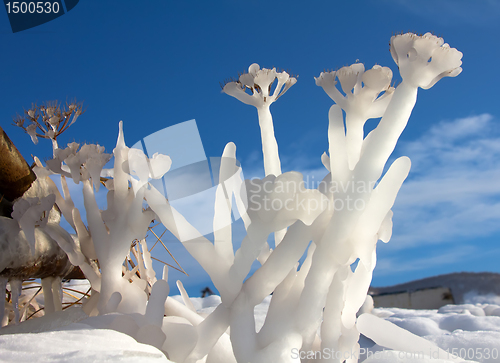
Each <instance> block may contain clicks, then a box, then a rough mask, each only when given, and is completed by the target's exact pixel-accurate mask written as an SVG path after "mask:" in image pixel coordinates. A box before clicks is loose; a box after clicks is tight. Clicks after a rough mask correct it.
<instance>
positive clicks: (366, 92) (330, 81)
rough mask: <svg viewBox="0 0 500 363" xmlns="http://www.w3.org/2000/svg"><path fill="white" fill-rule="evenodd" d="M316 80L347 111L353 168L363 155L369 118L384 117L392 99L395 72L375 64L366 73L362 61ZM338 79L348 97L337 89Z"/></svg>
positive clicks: (347, 131)
mask: <svg viewBox="0 0 500 363" xmlns="http://www.w3.org/2000/svg"><path fill="white" fill-rule="evenodd" d="M315 79H316V84H317V85H318V86H320V87H322V88H323V89H324V90H325V92H326V93H327V94H328V96H330V98H331V99H332V100H334V101H335V103H336V104H337V105H338V106H339V107H340V108H342V109H343V110H344V111H345V112H346V120H345V124H346V129H347V130H346V131H345V133H346V147H347V157H348V163H349V164H348V165H349V168H350V169H351V170H352V169H354V167H355V166H356V163H357V162H358V160H359V157H360V154H361V149H362V144H363V138H364V131H363V127H364V124H365V122H366V121H367V120H368V119H370V118H376V117H381V116H382V115H383V114H384V112H385V111H386V109H387V106H388V105H389V103H390V101H391V99H392V96H393V94H394V88H393V87H391V86H390V84H391V80H392V71H391V70H390V69H389V68H387V67H381V66H379V65H375V66H373V68H372V69H369V70H367V71H366V72H365V67H364V65H363V64H362V63H355V64H353V65H351V66H348V67H342V68H341V69H339V70H338V71H334V72H322V73H321V74H320V76H319V77H318V78H315ZM337 79H338V80H339V82H340V85H341V87H342V90H343V91H344V93H345V96H344V95H343V94H342V93H341V92H340V90H339V89H338V88H337ZM382 92H383V94H382V95H380V94H381V93H382Z"/></svg>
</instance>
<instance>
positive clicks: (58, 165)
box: [47, 142, 112, 190]
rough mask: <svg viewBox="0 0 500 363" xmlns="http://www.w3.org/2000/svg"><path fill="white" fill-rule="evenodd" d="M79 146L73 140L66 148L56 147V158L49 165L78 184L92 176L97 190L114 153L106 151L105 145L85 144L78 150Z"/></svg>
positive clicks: (49, 161)
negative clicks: (103, 172)
mask: <svg viewBox="0 0 500 363" xmlns="http://www.w3.org/2000/svg"><path fill="white" fill-rule="evenodd" d="M79 146H80V144H78V143H76V142H72V143H70V144H68V147H66V148H64V149H55V150H54V159H52V160H48V161H47V167H48V168H49V169H50V170H51V171H52V172H54V173H61V174H62V175H65V176H68V177H71V178H72V179H73V181H74V182H75V183H76V184H78V183H79V182H80V181H85V180H87V179H88V178H89V177H90V178H91V179H92V183H93V185H94V187H95V188H96V190H99V186H100V175H101V170H102V168H103V167H104V165H106V163H107V162H108V161H109V160H110V159H111V156H112V155H111V154H106V153H104V146H99V145H95V144H85V145H83V146H82V147H81V148H80V150H78V147H79ZM63 162H64V163H66V165H67V167H66V166H64V165H63V164H62V163H63ZM68 168H69V173H68V172H67V169H68Z"/></svg>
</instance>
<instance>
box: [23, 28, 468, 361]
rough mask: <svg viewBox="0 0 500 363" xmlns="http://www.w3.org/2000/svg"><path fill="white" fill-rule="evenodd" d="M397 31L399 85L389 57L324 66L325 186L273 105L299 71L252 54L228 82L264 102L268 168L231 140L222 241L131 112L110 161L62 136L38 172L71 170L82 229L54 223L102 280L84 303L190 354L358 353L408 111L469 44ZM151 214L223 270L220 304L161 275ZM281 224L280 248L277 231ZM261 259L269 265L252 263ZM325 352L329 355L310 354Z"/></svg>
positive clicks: (248, 100)
mask: <svg viewBox="0 0 500 363" xmlns="http://www.w3.org/2000/svg"><path fill="white" fill-rule="evenodd" d="M390 45H391V54H392V56H393V58H394V61H395V62H396V64H397V65H398V67H399V70H400V73H401V76H402V82H401V83H400V84H399V85H398V86H397V87H396V88H394V87H392V86H391V82H392V71H391V70H390V69H389V68H387V67H381V66H374V67H372V68H371V69H368V70H366V69H365V67H364V65H363V64H360V63H356V64H353V65H351V66H348V67H343V68H341V69H339V70H337V71H334V72H323V73H321V74H320V75H319V77H318V78H316V84H317V85H318V86H320V87H322V88H323V89H324V91H325V92H326V93H327V95H328V96H329V97H330V98H331V99H332V100H333V101H334V102H335V104H334V105H333V106H332V107H331V108H330V111H329V115H328V116H329V127H328V141H329V149H328V152H325V153H324V154H323V156H322V157H321V160H322V162H323V164H324V166H325V168H326V173H327V175H326V176H325V178H324V180H323V181H322V183H321V184H320V186H319V187H318V188H317V189H314V190H312V189H307V188H306V187H305V185H304V182H303V177H302V175H301V174H300V173H298V172H294V171H291V172H286V173H283V174H282V172H281V164H280V158H279V153H278V144H277V142H276V139H275V136H274V129H273V120H272V116H271V112H270V105H271V104H272V103H273V102H275V101H276V100H277V99H278V98H279V97H281V96H282V95H283V94H284V93H285V92H286V91H287V90H288V89H289V88H290V87H291V86H292V85H294V84H295V83H296V79H295V78H294V77H290V75H289V74H288V73H286V72H278V71H276V69H274V68H273V69H266V68H260V66H259V65H257V64H252V65H251V66H250V67H249V69H248V72H247V73H244V74H242V75H240V77H239V78H238V80H236V81H233V82H229V83H227V84H226V85H225V86H224V87H223V91H224V92H225V93H227V94H229V95H231V96H233V97H235V98H236V99H238V100H240V101H241V102H243V103H245V104H249V105H252V106H254V107H256V108H257V114H258V118H259V125H260V128H261V135H262V150H263V156H264V158H263V159H264V169H265V174H266V175H265V178H263V179H261V180H257V179H254V180H246V181H242V180H241V178H234V177H232V176H234V175H236V176H239V175H240V173H241V168H240V167H239V163H237V160H236V146H235V145H234V144H233V143H228V144H227V145H226V147H225V149H224V152H223V155H222V160H223V161H222V162H221V167H220V172H219V185H218V189H217V194H216V200H215V206H214V208H215V217H214V241H213V242H212V241H210V240H208V239H207V238H206V237H205V236H204V235H202V234H201V233H199V232H198V231H197V230H196V228H194V227H193V225H191V224H190V223H189V222H188V221H187V220H186V219H185V218H183V216H182V215H180V213H179V212H178V211H176V210H175V208H173V207H172V206H171V205H170V204H169V201H168V200H167V199H166V198H165V197H164V196H163V195H162V194H161V193H160V192H159V191H158V190H156V189H155V188H154V187H153V186H152V185H151V184H150V183H149V182H148V180H149V179H151V178H160V177H161V176H162V175H164V174H165V173H167V172H168V170H169V168H170V165H171V161H170V158H169V157H168V156H164V155H154V156H152V157H151V158H149V159H148V157H147V156H146V155H144V153H143V152H142V151H139V150H135V149H129V148H128V147H127V146H125V143H124V138H123V129H122V124H121V123H120V131H119V137H118V142H117V145H116V148H115V149H114V152H113V153H114V168H113V169H111V170H102V168H103V165H104V164H105V163H106V161H107V160H108V159H109V156H107V155H106V154H104V153H103V150H102V149H101V148H100V147H98V146H95V145H91V146H83V147H82V148H80V149H79V150H78V145H75V144H71V145H69V146H68V148H66V149H60V148H58V146H57V143H54V159H53V160H51V161H49V162H47V165H46V166H45V167H44V166H42V164H41V163H38V167H37V168H36V170H35V172H36V173H37V175H38V177H39V178H43V177H45V176H46V175H48V174H50V173H57V174H60V175H61V176H62V180H63V193H62V194H61V193H60V192H59V191H58V190H57V188H56V187H55V185H52V186H51V188H52V192H53V194H54V195H55V200H56V204H57V205H58V206H59V208H60V209H61V211H62V214H63V215H64V217H65V218H66V219H67V220H68V221H69V223H70V224H71V225H72V226H73V228H74V229H75V233H76V235H77V237H78V238H75V239H74V240H71V241H68V240H67V239H65V238H61V237H60V236H58V235H57V234H56V233H52V232H51V231H50V230H48V231H47V233H49V235H51V237H52V238H53V239H54V240H56V241H57V242H58V243H59V245H60V247H61V248H62V249H63V250H64V251H66V253H67V254H68V256H69V259H70V261H71V262H72V263H73V264H74V265H78V266H80V268H81V269H82V271H83V272H84V273H85V275H86V276H87V278H88V279H89V280H90V282H91V284H92V289H93V290H92V295H91V297H90V299H88V301H86V303H85V305H84V307H83V309H84V311H85V312H86V313H87V314H89V315H91V316H92V315H104V314H108V313H118V314H116V315H114V316H113V318H112V319H111V323H110V324H109V327H110V328H115V329H117V330H119V331H123V332H126V333H127V334H129V335H131V336H133V337H134V338H136V339H137V340H138V341H141V342H146V343H149V344H152V345H154V346H156V347H158V348H159V349H161V350H163V351H164V352H165V353H166V354H167V355H168V357H169V359H170V360H172V361H175V362H179V363H180V362H192V363H194V362H202V361H206V362H223V363H225V362H241V363H247V362H254V363H262V362H275V363H277V362H299V361H300V359H299V358H298V357H294V356H293V354H291V352H293V351H296V352H299V351H320V350H323V349H325V348H327V349H329V350H330V351H333V352H350V355H349V357H350V358H349V359H348V361H349V362H356V361H357V358H356V356H357V354H358V353H359V344H358V339H359V330H358V328H359V329H364V330H365V331H366V332H367V334H372V335H373V333H372V330H373V329H370V326H371V325H372V323H373V324H377V320H376V319H375V320H374V319H370V318H366V317H365V318H361V317H363V315H362V316H361V317H360V318H359V319H360V321H361V323H362V324H360V325H357V319H358V318H357V316H356V314H357V313H358V310H359V309H360V308H361V307H362V305H363V303H364V302H365V298H366V294H367V290H368V287H369V285H370V282H371V278H372V272H373V269H374V268H375V264H376V244H377V241H378V240H382V241H383V242H388V241H389V239H390V238H391V232H392V211H391V208H392V206H393V203H394V200H395V198H396V195H397V193H398V191H399V188H400V187H401V185H402V183H403V181H404V180H405V178H406V177H407V175H408V172H409V170H410V160H409V159H408V158H407V157H404V156H403V157H400V158H398V159H396V160H395V161H394V162H393V163H392V165H391V166H390V167H389V169H388V170H387V172H386V173H385V174H383V171H384V166H385V164H386V162H387V160H388V158H389V156H390V155H391V153H392V152H393V150H394V148H395V146H396V143H397V140H398V138H399V136H400V135H401V133H402V131H403V129H404V128H405V126H406V124H407V122H408V119H409V117H410V114H411V112H412V109H413V107H414V105H415V102H416V98H417V91H418V88H419V87H420V88H423V89H428V88H430V87H432V86H433V85H434V84H435V83H436V82H437V81H439V80H440V79H441V78H443V77H446V76H448V77H454V76H456V75H458V74H459V73H460V71H461V68H460V65H461V57H462V54H461V53H460V52H459V51H457V50H456V49H454V48H450V47H449V46H448V45H447V44H444V42H443V39H441V38H438V37H436V36H434V35H431V34H430V33H427V34H424V35H422V36H418V35H415V34H412V33H407V34H401V35H395V36H393V37H392V38H391V41H390ZM344 114H345V118H344ZM371 118H380V121H379V123H378V126H377V127H376V128H375V129H373V131H371V132H370V133H369V134H368V135H366V136H365V135H364V132H363V126H364V124H365V122H366V121H367V120H368V119H371ZM56 129H57V128H56ZM27 130H28V132H29V133H30V135H31V136H32V137H33V132H31V131H30V129H29V127H28V128H27ZM99 176H106V177H108V178H109V180H108V181H107V182H106V184H105V186H106V188H107V189H108V205H107V209H106V210H103V211H101V210H99V208H98V207H97V204H96V201H95V196H94V189H97V188H98V187H99V182H98V177H99ZM66 179H73V181H75V182H76V183H79V182H82V183H83V196H84V200H85V212H86V213H87V220H88V226H85V225H84V224H83V223H82V220H81V218H80V212H79V211H78V210H77V209H75V208H74V206H73V203H72V201H71V196H70V195H69V193H68V189H67V188H66V187H65V183H66ZM233 201H234V203H235V204H236V207H237V208H238V211H239V212H240V215H241V216H242V219H243V221H244V224H245V228H246V232H247V234H246V237H245V238H244V239H243V240H242V241H241V247H240V248H238V249H237V250H236V252H234V251H233V241H232V234H231V210H232V208H233ZM152 219H157V220H160V221H161V222H162V223H163V224H164V226H165V227H166V228H167V229H169V230H170V231H171V232H172V233H173V235H174V236H177V237H178V239H179V240H180V241H181V242H182V243H183V244H184V246H185V247H186V249H187V250H188V251H189V253H190V254H191V255H192V256H193V257H194V258H195V259H196V260H197V261H198V262H199V263H200V265H201V266H202V267H203V268H204V269H205V271H206V272H207V273H208V274H209V275H210V278H211V279H212V281H213V283H214V285H215V286H216V288H217V289H218V291H219V293H220V296H221V301H222V302H221V304H220V305H219V306H218V307H217V308H216V309H215V311H213V313H211V314H210V315H208V316H206V317H205V316H202V315H199V314H198V313H197V312H196V311H195V310H194V309H193V308H192V304H190V303H189V301H188V297H187V294H186V292H185V291H184V290H183V288H182V285H181V284H179V288H180V289H181V292H182V295H183V296H184V298H185V301H186V304H184V305H183V304H181V303H178V302H176V301H175V300H173V299H171V298H167V295H168V292H169V287H168V284H167V283H166V281H165V276H166V271H165V273H164V278H163V279H159V280H157V279H156V277H155V275H154V273H151V263H150V261H151V259H150V257H149V255H148V254H149V252H148V249H147V245H146V241H145V235H146V231H147V227H148V225H149V223H150V222H151V220H152ZM22 227H23V228H25V227H24V225H22ZM35 228H39V229H44V228H46V227H44V226H43V225H39V226H37V227H35ZM273 233H274V246H273V248H271V247H270V243H268V238H269V237H270V236H271V235H272V234H273ZM181 235H189V236H191V237H192V238H190V239H189V240H186V239H184V238H181ZM133 240H139V241H141V248H142V254H143V255H141V256H139V257H140V260H141V261H142V263H141V266H139V267H137V268H141V269H142V270H143V271H150V272H149V273H141V277H140V278H138V277H137V276H136V274H135V271H133V270H132V271H130V270H128V269H126V268H125V267H124V264H123V261H124V259H125V257H126V256H127V254H129V253H130V244H131V241H133ZM31 245H32V244H31ZM271 245H272V243H271ZM304 255H305V256H306V258H305V261H304V262H303V263H302V264H301V265H299V260H300V259H301V257H302V256H304ZM96 260H97V261H98V265H97V264H96V263H95V261H96ZM255 260H258V261H259V262H260V264H261V266H260V268H259V269H257V270H256V271H255V272H254V273H253V274H251V276H249V273H250V269H251V266H252V263H253V262H254V261H255ZM351 266H355V268H354V271H353V269H352V267H351ZM271 293H272V299H271V303H270V307H269V311H268V313H267V317H266V320H265V322H264V325H263V326H262V328H261V329H260V330H259V331H258V332H257V331H256V324H255V318H254V308H255V306H256V305H258V304H259V303H260V302H262V300H263V299H264V298H265V297H267V296H269V295H270V294H271ZM389 331H392V332H393V333H394V334H397V332H398V330H397V329H389ZM389 340H390V341H392V342H394V341H397V340H398V338H397V337H392V338H391V339H389ZM407 342H408V343H407V344H406V345H405V343H401V344H395V346H396V347H397V348H398V349H400V350H401V349H402V350H404V349H406V348H408V349H410V351H411V347H410V346H409V345H408V344H412V343H411V338H409V339H408V340H407ZM417 343H418V342H417ZM419 344H420V343H419ZM340 356H342V354H341V355H340ZM343 360H344V358H339V359H337V360H333V361H339V362H340V361H343ZM313 361H320V359H317V360H314V359H312V360H309V362H313Z"/></svg>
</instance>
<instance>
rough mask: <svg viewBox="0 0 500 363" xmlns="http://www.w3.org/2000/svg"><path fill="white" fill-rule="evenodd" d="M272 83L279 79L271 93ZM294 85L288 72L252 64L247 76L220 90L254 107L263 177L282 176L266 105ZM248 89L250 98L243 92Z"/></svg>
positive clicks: (294, 79)
mask: <svg viewBox="0 0 500 363" xmlns="http://www.w3.org/2000/svg"><path fill="white" fill-rule="evenodd" d="M275 80H278V83H277V85H276V88H275V89H274V91H273V93H272V94H270V93H271V89H272V85H273V83H274V81H275ZM296 82H297V79H296V78H295V77H290V75H289V74H288V73H287V72H277V71H276V68H273V69H267V68H262V69H260V66H259V65H258V64H257V63H253V64H252V65H251V66H250V67H248V73H244V74H242V75H240V77H239V79H238V81H234V82H229V83H227V84H226V85H225V86H224V88H223V89H222V91H223V92H225V93H227V94H228V95H230V96H233V97H234V98H237V99H238V100H240V101H241V102H243V103H246V104H247V105H252V106H255V107H256V108H257V113H258V116H259V126H260V133H261V138H262V152H263V154H264V171H265V173H266V176H267V175H271V174H272V175H275V176H278V175H280V174H281V161H280V158H279V154H278V143H277V142H276V137H275V136H274V126H273V118H272V115H271V111H270V110H269V106H270V105H271V104H272V103H273V102H274V101H276V100H277V99H278V98H279V97H281V96H282V95H283V94H284V93H285V92H286V91H287V90H288V89H289V88H290V87H291V86H293V85H294V84H295V83H296ZM247 89H249V90H250V91H251V92H252V94H251V95H250V94H248V93H246V90H247Z"/></svg>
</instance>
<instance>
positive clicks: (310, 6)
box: [0, 0, 500, 294]
mask: <svg viewBox="0 0 500 363" xmlns="http://www.w3.org/2000/svg"><path fill="white" fill-rule="evenodd" d="M499 20H500V5H499V4H498V3H497V2H494V1H475V2H470V1H466V0H455V1H453V0H440V1H430V0H423V1H418V2H412V4H409V2H407V1H403V0H381V1H376V2H375V1H350V2H339V1H335V2H334V1H315V0H312V1H307V2H304V1H229V0H225V1H211V2H202V1H176V2H173V1H159V0H154V1H153V0H151V1H147V2H139V1H126V0H123V1H111V0H107V1H97V0H87V1H80V3H79V4H78V5H77V6H76V7H75V8H74V9H73V10H71V11H70V12H69V13H67V14H66V15H64V16H62V17H60V18H58V19H56V20H54V21H51V22H49V23H46V24H43V25H41V26H39V27H36V28H33V29H30V30H26V31H23V32H19V33H15V34H13V33H12V31H11V29H10V26H9V24H8V19H7V14H6V12H5V11H3V10H2V11H0V44H1V58H0V87H1V89H2V93H1V94H2V97H0V120H1V126H2V127H3V128H4V130H5V131H6V132H7V133H8V135H9V136H10V137H11V139H12V140H13V141H14V143H15V144H16V145H17V147H18V148H19V149H20V151H21V152H22V154H23V155H24V156H25V158H26V159H27V160H28V162H31V160H32V159H31V156H30V155H37V156H39V157H40V158H44V157H45V158H48V157H50V155H51V147H50V143H49V142H48V141H46V140H41V142H40V143H39V145H37V146H34V145H33V144H32V143H31V141H30V139H29V137H28V136H27V135H25V134H24V133H23V131H22V130H21V129H18V128H17V127H15V126H12V125H11V120H12V117H13V116H15V115H16V113H22V112H23V109H28V108H29V107H30V105H31V103H32V102H38V103H39V104H40V103H41V102H44V101H50V100H61V101H66V100H72V99H74V98H76V99H77V100H78V101H83V102H84V105H85V106H86V110H87V111H86V113H85V114H84V115H83V116H81V117H80V119H79V120H78V121H77V123H76V124H74V125H73V126H72V127H71V128H70V129H69V130H68V131H67V132H65V133H64V134H63V135H61V136H60V137H59V139H58V140H59V143H60V145H64V144H66V143H67V142H70V141H77V142H91V143H99V144H101V145H104V146H105V147H106V150H107V151H108V152H111V151H112V149H113V147H114V144H115V142H116V137H117V132H118V122H119V121H120V120H123V121H124V127H125V140H126V142H127V144H128V145H130V146H131V145H133V144H135V143H136V142H137V141H139V140H141V139H142V138H144V137H146V136H148V135H150V134H151V133H154V132H155V131H158V130H160V129H162V128H165V127H167V126H171V125H175V124H177V123H180V122H183V121H187V120H190V119H196V121H197V125H198V128H199V132H200V135H201V139H202V141H203V145H204V148H205V152H206V154H207V156H220V154H221V152H222V150H223V148H224V146H225V144H226V143H227V142H229V141H233V142H235V144H236V146H237V156H238V158H239V159H240V160H241V161H242V165H243V168H244V170H247V175H248V174H252V173H255V174H258V173H259V172H260V170H261V169H262V166H261V154H260V153H261V152H260V149H261V146H260V130H259V127H258V123H257V115H256V111H255V109H254V108H252V107H249V106H246V105H243V104H242V103H240V102H238V101H236V100H235V99H233V98H231V97H228V96H227V95H224V94H222V93H221V89H220V86H219V83H220V82H223V81H224V79H227V78H229V77H236V76H237V74H238V72H242V71H245V70H246V69H247V68H248V66H249V65H250V64H252V63H254V62H257V63H259V64H260V65H261V66H263V67H273V66H275V67H278V68H281V69H285V70H290V71H291V72H292V73H293V74H294V75H298V76H299V77H298V82H297V84H296V85H294V86H293V87H292V88H291V89H290V90H289V91H288V92H287V94H286V95H285V96H283V97H282V98H281V99H280V100H279V101H278V102H277V103H276V104H274V105H273V106H272V107H271V111H272V112H273V117H274V125H275V130H276V137H277V139H278V143H279V147H280V154H281V157H282V163H283V170H284V171H288V170H299V171H302V172H304V173H305V174H310V175H318V176H319V175H320V174H321V173H326V171H323V170H322V165H321V162H320V156H321V154H322V153H323V152H324V151H325V150H327V147H328V146H327V136H326V131H327V126H328V117H327V113H328V109H329V107H330V106H331V104H332V102H331V100H330V99H329V98H328V96H327V95H326V94H325V93H324V92H323V90H322V89H321V88H320V87H317V86H316V85H315V82H314V78H313V77H315V76H318V75H319V73H320V72H321V71H323V70H324V69H337V68H340V67H342V66H345V65H350V64H352V63H354V62H356V61H357V60H359V61H360V62H362V63H364V64H365V66H366V67H367V68H371V67H372V66H373V65H374V64H380V65H383V66H389V67H391V69H392V70H393V72H394V74H395V79H396V80H397V79H399V75H398V74H397V67H396V66H395V64H394V62H393V60H392V58H391V55H390V53H389V47H388V42H389V39H390V37H391V35H393V34H394V33H397V32H406V31H413V32H417V33H425V32H427V31H432V32H433V33H435V34H437V35H440V36H442V37H443V38H444V40H445V42H447V43H449V44H450V45H451V46H452V47H455V48H457V49H458V50H460V51H461V52H463V54H464V57H463V66H462V68H463V73H462V74H461V75H459V76H458V77H457V78H454V79H443V80H442V81H440V82H439V83H438V84H437V85H436V86H434V87H433V88H432V89H430V90H427V91H423V90H421V91H420V93H419V99H418V102H417V106H416V108H415V110H414V113H413V115H412V118H411V119H410V122H409V125H408V127H407V129H406V130H405V132H404V134H403V136H402V138H401V143H400V146H399V147H398V149H397V150H396V154H397V155H398V156H399V155H402V154H405V155H408V156H409V157H410V158H411V159H412V161H413V167H412V168H413V170H412V172H411V174H410V178H409V179H408V183H407V185H405V186H404V187H403V189H402V191H401V193H400V198H399V200H398V201H397V204H396V206H395V208H394V211H395V217H394V223H395V226H394V234H393V238H392V240H391V241H390V243H389V244H388V245H384V246H380V247H381V248H380V249H379V266H378V268H377V269H376V270H375V275H374V284H375V285H389V284H393V283H397V282H404V281H408V280H411V279H414V278H420V277H425V276H431V275H434V274H438V273H446V272H454V271H462V270H467V271H496V272H500V265H498V263H497V261H498V259H499V257H500V246H499V245H498V241H499V238H498V236H499V232H500V223H499V222H500V204H499V196H500V183H499V181H498V180H499V179H497V176H500V169H499V167H500V161H499V160H500V159H499V158H498V157H497V156H500V136H499V135H500V133H499V132H498V118H499V115H500V105H499V102H498V95H499V91H498V81H499V78H500V77H499V75H498V72H497V71H496V70H495V68H496V64H497V63H498V59H499V55H500V54H499V53H500V52H499V47H498V35H500V25H498V24H500V21H499ZM374 123H375V121H371V122H368V125H369V127H370V125H371V127H373V125H374ZM179 253H180V252H179ZM181 259H182V258H181ZM190 264H191V262H186V265H187V266H188V268H189V266H190ZM183 266H184V264H183ZM184 267H185V268H186V266H184ZM193 269H196V268H195V267H193ZM192 275H193V276H197V274H196V273H193V274H192ZM198 278H199V280H198V281H195V278H194V277H193V278H192V279H190V280H184V285H185V286H186V287H187V288H188V291H192V292H194V294H196V290H197V289H198V287H199V286H202V285H203V286H205V285H206V280H204V278H203V277H201V275H199V277H198ZM172 289H173V291H175V288H173V287H172Z"/></svg>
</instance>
